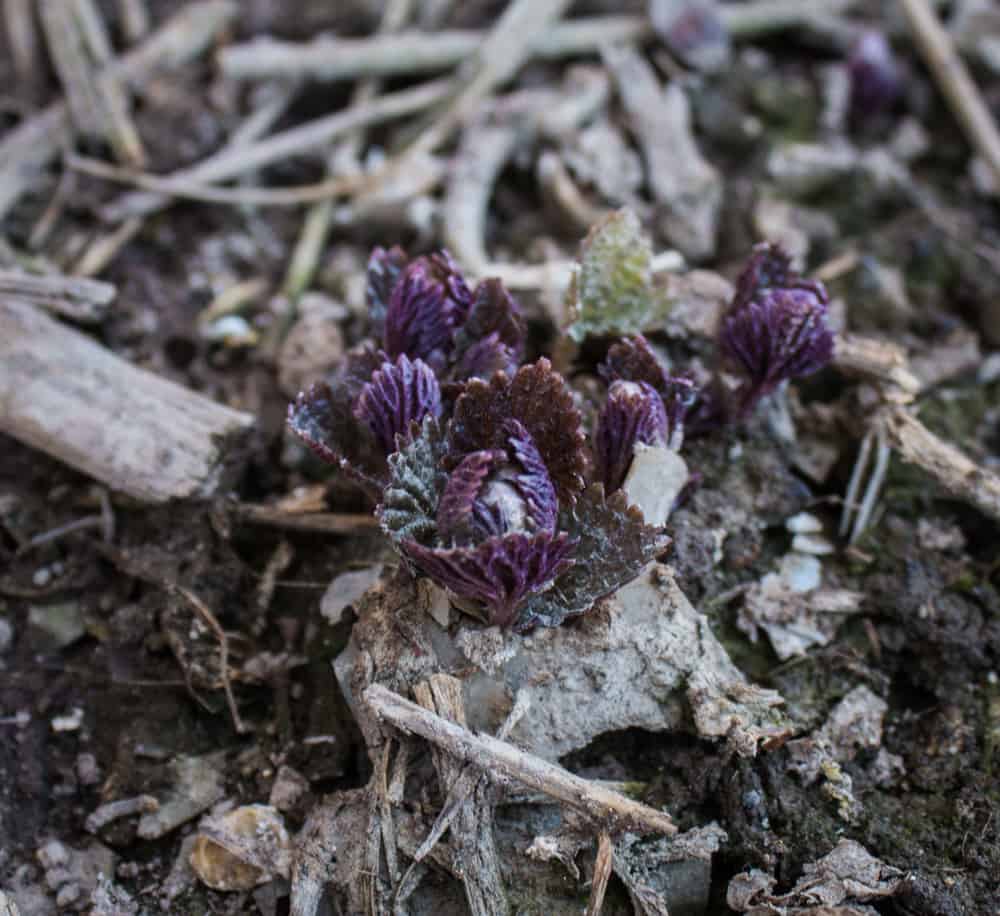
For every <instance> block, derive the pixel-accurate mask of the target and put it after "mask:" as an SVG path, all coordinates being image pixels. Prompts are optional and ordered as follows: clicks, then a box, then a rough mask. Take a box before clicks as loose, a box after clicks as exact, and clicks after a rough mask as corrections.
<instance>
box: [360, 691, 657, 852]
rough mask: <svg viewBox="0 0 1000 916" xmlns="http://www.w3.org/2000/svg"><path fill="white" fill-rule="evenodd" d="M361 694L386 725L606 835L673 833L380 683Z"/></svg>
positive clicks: (597, 789) (626, 803) (651, 815)
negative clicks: (562, 807) (574, 814)
mask: <svg viewBox="0 0 1000 916" xmlns="http://www.w3.org/2000/svg"><path fill="white" fill-rule="evenodd" d="M363 696H364V700H365V702H366V703H368V704H369V705H370V706H371V708H372V709H373V711H374V712H375V714H376V715H378V716H379V717H380V718H381V719H384V720H385V721H387V722H388V723H389V724H390V725H393V726H395V727H396V728H399V729H401V730H403V731H405V732H408V733H410V734H414V735H420V737H421V738H425V739H427V740H428V741H431V742H433V743H434V744H437V745H440V746H441V747H442V748H444V750H446V751H447V752H448V753H449V754H452V755H453V756H455V757H458V758H460V759H462V760H466V761H468V762H469V763H471V764H473V765H475V766H477V767H479V768H480V769H482V770H484V771H486V772H488V773H489V772H494V773H499V774H501V775H503V776H506V777H507V778H509V779H512V780H515V781H516V782H520V783H523V784H524V785H526V786H530V787H532V788H533V789H537V790H538V791H540V792H544V793H545V794H546V795H548V796H549V797H551V798H555V799H558V800H559V801H561V802H563V803H564V804H566V805H569V806H570V807H571V808H575V809H577V810H578V811H581V812H582V813H584V814H586V815H587V816H588V817H590V818H592V819H593V820H595V821H597V822H598V823H600V824H602V825H603V826H604V828H605V829H606V830H608V831H609V832H617V831H619V830H627V831H631V832H634V833H659V834H665V835H672V834H674V833H676V832H677V828H676V827H675V826H674V824H673V822H672V821H671V819H670V816H669V815H668V814H664V813H663V812H662V811H657V810H656V809H655V808H650V807H649V806H648V805H644V804H642V803H641V802H637V801H633V800H632V799H630V798H627V797H626V796H624V795H619V794H618V793H617V792H612V791H610V790H609V789H606V788H604V787H603V786H600V785H597V784H595V783H593V782H590V781H589V780H586V779H582V778H581V777H579V776H575V775H574V774H573V773H570V772H569V771H568V770H564V769H563V768H562V767H561V766H559V765H558V764H555V763H549V762H548V761H547V760H542V759H541V758H540V757H536V756H534V755H533V754H528V753H526V752H524V751H522V750H519V749H518V748H516V747H514V745H512V744H508V743H507V742H506V741H500V740H498V739H497V738H492V737H490V736H489V735H474V734H473V733H472V732H470V731H468V729H465V728H462V727H461V726H460V725H456V724H455V723H453V722H449V721H447V720H446V719H442V718H441V717H440V716H438V715H435V714H434V713H432V712H429V711H428V710H426V709H423V708H422V707H420V706H418V705H417V704H416V703H413V702H411V701H410V700H406V699H404V698H403V697H401V696H399V694H397V693H394V692H393V691H391V690H389V689H388V688H387V687H384V686H383V685H381V684H373V685H372V686H371V687H369V688H368V689H367V690H365V692H364V694H363Z"/></svg>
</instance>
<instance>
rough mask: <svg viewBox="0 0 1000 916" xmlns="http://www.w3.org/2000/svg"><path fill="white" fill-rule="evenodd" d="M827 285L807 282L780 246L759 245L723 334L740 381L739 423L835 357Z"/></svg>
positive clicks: (731, 366) (726, 351)
mask: <svg viewBox="0 0 1000 916" xmlns="http://www.w3.org/2000/svg"><path fill="white" fill-rule="evenodd" d="M828 304H829V299H828V298H827V294H826V290H825V289H824V287H823V284H822V283H818V282H815V281H809V280H803V279H802V278H800V277H799V276H798V275H797V274H796V273H795V272H794V271H792V269H791V267H790V263H789V259H788V256H787V255H785V254H784V252H782V251H781V249H780V248H778V247H777V246H775V245H771V244H767V243H765V244H763V245H758V246H757V248H756V249H755V250H754V254H753V256H752V257H751V259H750V262H749V263H748V264H747V266H746V268H745V269H744V271H743V273H742V274H741V275H740V277H739V279H738V280H737V282H736V293H735V295H734V296H733V301H732V302H731V303H730V306H729V308H728V310H727V312H726V314H725V315H724V316H723V319H722V324H721V327H720V329H719V348H720V350H721V353H722V357H723V359H724V361H725V363H726V365H727V368H729V369H730V370H731V371H732V372H734V373H735V374H736V376H737V377H738V378H739V380H740V385H739V389H738V391H737V392H736V396H735V399H736V403H735V405H733V407H732V409H731V410H730V414H731V416H733V417H734V418H735V419H742V418H743V417H745V416H747V415H748V414H749V413H750V411H751V410H752V409H753V408H754V407H755V406H756V405H757V403H758V402H759V401H760V400H761V399H762V398H764V397H766V396H767V395H769V394H771V393H772V392H773V391H774V390H775V389H776V388H778V386H779V385H781V384H782V383H783V382H786V381H788V380H789V379H792V378H800V377H802V376H805V375H810V374H812V373H813V372H816V371H818V370H819V369H822V368H823V366H825V365H826V364H827V363H828V362H829V361H830V359H831V358H832V357H833V334H832V333H831V331H830V329H829V328H828V327H827V323H826V316H827V307H828Z"/></svg>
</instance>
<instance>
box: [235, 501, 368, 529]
mask: <svg viewBox="0 0 1000 916" xmlns="http://www.w3.org/2000/svg"><path fill="white" fill-rule="evenodd" d="M233 514H234V515H235V517H236V518H237V519H238V520H239V521H241V522H246V523H247V524H249V525H266V526H270V527H272V528H283V529H285V530H288V531H315V532H317V533H321V534H361V533H363V532H366V531H373V530H374V529H376V528H378V519H376V518H375V517H374V516H373V515H372V514H371V513H367V512H366V513H361V512H358V513H340V512H305V513H302V512H288V511H286V510H283V509H281V508H278V507H275V506H262V505H255V504H253V503H236V505H235V506H234V508H233Z"/></svg>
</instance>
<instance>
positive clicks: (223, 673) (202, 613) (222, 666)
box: [168, 584, 248, 735]
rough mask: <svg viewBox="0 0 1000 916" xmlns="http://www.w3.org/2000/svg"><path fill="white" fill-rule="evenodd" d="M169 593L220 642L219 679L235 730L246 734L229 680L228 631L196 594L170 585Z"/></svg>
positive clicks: (181, 587) (240, 733)
mask: <svg viewBox="0 0 1000 916" xmlns="http://www.w3.org/2000/svg"><path fill="white" fill-rule="evenodd" d="M168 591H172V592H176V593H177V594H178V595H180V596H181V597H182V598H183V599H184V600H185V601H186V602H187V603H188V604H189V605H191V607H192V608H194V610H195V612H196V613H197V614H198V616H199V617H201V619H202V620H203V621H204V622H205V624H206V625H207V626H208V628H209V629H210V630H211V631H212V633H213V634H214V635H215V638H216V639H217V640H218V642H219V678H220V680H221V681H222V690H223V692H224V693H225V695H226V704H227V705H228V706H229V715H230V716H231V717H232V720H233V728H235V729H236V733H237V734H239V735H243V734H245V733H246V732H247V731H248V729H247V727H246V725H244V724H243V720H242V719H241V718H240V710H239V707H238V706H237V705H236V697H235V696H234V695H233V684H232V681H231V680H230V678H229V637H228V636H226V631H225V630H223V629H222V624H220V623H219V621H218V619H217V618H216V616H215V614H213V613H212V612H211V610H209V608H208V605H207V604H205V602H204V601H202V600H201V598H199V597H198V596H197V595H196V594H195V593H194V592H192V591H190V590H189V589H186V588H184V586H183V585H176V584H170V585H168Z"/></svg>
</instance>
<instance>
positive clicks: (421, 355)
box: [383, 251, 472, 368]
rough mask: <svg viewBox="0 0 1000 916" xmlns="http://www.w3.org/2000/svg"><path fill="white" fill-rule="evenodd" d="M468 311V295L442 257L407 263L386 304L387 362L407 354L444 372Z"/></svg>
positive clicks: (451, 263) (444, 255) (458, 275)
mask: <svg viewBox="0 0 1000 916" xmlns="http://www.w3.org/2000/svg"><path fill="white" fill-rule="evenodd" d="M471 307H472V292H471V290H470V289H469V287H468V286H467V285H466V283H465V280H464V278H463V277H462V274H461V273H460V272H459V270H458V266H457V265H456V264H455V262H454V261H453V260H452V258H451V255H449V254H448V253H447V252H446V251H441V252H438V253H436V254H432V255H427V256H425V257H422V258H418V259H417V260H415V261H413V262H411V263H410V264H409V265H408V266H407V267H406V269H405V270H404V271H403V273H402V275H401V276H400V278H399V280H398V282H397V283H396V285H395V288H394V289H393V292H392V297H391V298H390V300H389V306H388V310H387V312H386V316H385V333H384V338H383V340H384V344H385V349H386V352H387V353H388V354H389V356H391V357H396V356H400V355H402V354H405V355H407V356H409V357H410V358H411V359H422V360H424V361H425V362H426V363H428V364H429V365H431V366H433V367H434V368H441V367H443V366H444V364H445V362H446V361H447V358H448V356H449V354H450V352H451V349H452V346H453V334H454V332H455V330H456V328H458V327H459V326H460V325H462V324H463V322H464V321H465V319H466V317H467V316H468V314H469V310H470V309H471Z"/></svg>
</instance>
